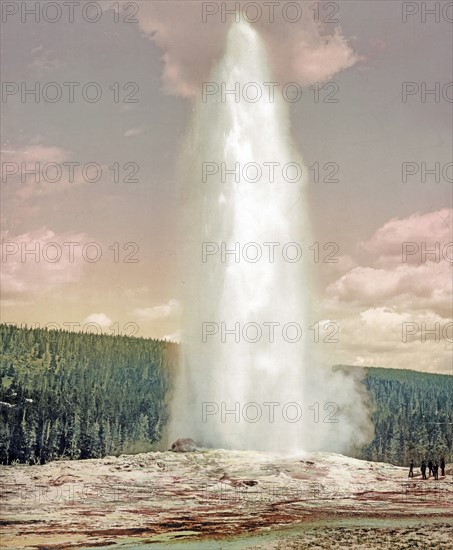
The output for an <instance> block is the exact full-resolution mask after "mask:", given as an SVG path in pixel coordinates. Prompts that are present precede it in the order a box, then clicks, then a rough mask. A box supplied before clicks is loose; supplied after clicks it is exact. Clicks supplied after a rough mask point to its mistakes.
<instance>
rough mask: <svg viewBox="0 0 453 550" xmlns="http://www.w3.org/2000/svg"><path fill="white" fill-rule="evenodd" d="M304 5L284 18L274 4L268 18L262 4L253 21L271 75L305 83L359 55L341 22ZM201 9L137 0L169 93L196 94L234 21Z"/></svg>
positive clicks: (199, 6)
mask: <svg viewBox="0 0 453 550" xmlns="http://www.w3.org/2000/svg"><path fill="white" fill-rule="evenodd" d="M123 3H124V2H123ZM233 5H234V3H232V4H231V6H233ZM231 6H230V5H229V7H231ZM304 9H305V10H306V13H305V15H304V16H303V17H302V18H301V19H300V20H299V21H297V23H291V22H287V21H285V19H284V17H283V16H282V10H281V9H280V10H279V9H278V8H277V9H276V10H275V19H274V21H273V22H272V23H271V22H270V21H269V15H268V14H267V12H266V11H265V10H264V11H263V16H262V17H261V19H260V20H259V21H258V22H256V23H251V25H252V26H253V27H254V28H256V29H257V30H258V31H259V32H260V34H261V35H262V36H263V38H264V40H265V42H266V43H267V46H268V52H269V55H270V58H271V59H272V61H273V66H274V70H275V71H274V72H275V75H276V77H277V78H278V79H280V80H281V81H282V82H297V83H299V84H301V85H309V84H312V83H314V82H322V81H326V80H328V79H330V78H332V77H333V76H334V75H335V74H337V73H338V72H339V71H341V70H344V69H347V68H349V67H352V66H353V65H354V64H355V63H357V61H359V60H360V59H361V57H359V56H358V55H357V54H356V53H355V52H354V50H353V48H352V47H351V45H350V44H349V42H348V40H347V39H346V38H345V37H344V36H343V35H342V32H341V29H340V27H335V28H334V29H333V31H330V30H327V28H326V27H325V26H324V25H323V24H321V23H315V21H314V16H313V13H312V12H311V11H309V8H308V6H306V7H305V8H304ZM201 10H202V4H201V3H194V2H186V1H173V2H143V3H141V4H140V13H139V28H140V29H141V30H142V31H143V32H144V33H145V34H146V35H147V36H148V37H149V38H150V39H151V40H152V41H153V42H155V44H156V45H157V46H158V47H159V49H160V50H161V52H162V58H161V59H162V79H163V83H164V88H165V90H166V91H167V93H170V94H173V95H179V96H182V97H194V96H196V95H198V94H199V91H200V86H201V83H202V82H203V81H204V80H206V79H208V77H209V74H210V72H211V70H212V68H213V65H214V63H215V61H216V59H217V58H218V57H219V55H220V54H221V52H222V49H223V47H224V44H225V36H226V33H227V32H228V29H229V27H230V25H231V24H235V23H234V22H233V16H228V17H227V19H226V20H227V23H223V22H222V21H221V17H220V14H218V15H217V16H212V17H209V19H208V20H207V21H206V22H203V21H202V11H201ZM250 17H253V16H252V15H251V14H250ZM241 20H243V18H242V16H241Z"/></svg>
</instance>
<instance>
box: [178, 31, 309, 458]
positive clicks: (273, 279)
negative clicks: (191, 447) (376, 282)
mask: <svg viewBox="0 0 453 550" xmlns="http://www.w3.org/2000/svg"><path fill="white" fill-rule="evenodd" d="M211 80H212V81H213V82H216V83H219V89H220V88H221V87H222V88H223V89H225V90H227V91H228V90H231V91H233V92H234V90H235V89H238V87H239V86H241V85H243V84H244V83H249V82H250V81H253V82H257V83H266V82H272V75H271V74H270V70H269V66H268V62H267V58H266V52H265V48H264V45H263V43H262V41H261V39H260V37H259V36H258V34H257V33H256V32H255V30H253V29H252V28H251V27H250V26H249V25H247V24H245V23H239V24H233V26H232V27H231V29H230V31H229V34H228V37H227V44H226V50H225V53H224V55H223V58H222V59H221V60H220V62H219V64H218V66H217V67H216V68H215V69H214V71H213V74H212V75H211ZM220 85H221V86H220ZM188 167H189V168H188ZM263 167H265V169H262V168H263ZM184 173H185V181H184V187H185V190H186V195H187V196H186V198H185V209H186V211H187V212H188V213H189V215H188V219H187V220H186V226H185V234H186V236H185V239H186V241H185V243H184V244H185V248H186V251H187V258H186V260H187V262H186V266H185V269H186V272H187V273H190V280H189V279H186V280H185V286H186V289H187V290H186V295H185V316H184V326H183V337H182V350H181V352H182V353H181V365H180V368H181V372H180V374H179V376H178V377H177V380H176V386H175V388H174V394H173V400H172V406H171V419H170V425H169V434H168V436H169V438H170V440H174V439H177V438H179V437H191V438H193V439H194V440H195V441H196V442H197V443H198V444H200V445H203V446H213V447H221V448H235V449H257V450H281V451H288V452H292V451H299V450H301V449H302V448H303V441H302V437H303V436H302V422H303V420H302V419H303V418H304V415H307V414H308V413H309V411H308V406H307V407H304V404H303V403H302V396H303V392H302V385H303V364H304V362H305V361H306V360H307V353H308V345H307V339H308V335H307V337H305V334H304V330H305V329H306V330H305V332H309V330H308V325H309V323H308V321H307V311H308V298H307V297H308V296H309V284H308V277H307V273H306V266H305V265H304V262H303V261H293V255H294V252H293V253H291V250H290V249H291V246H292V243H295V242H296V243H297V245H298V246H299V247H300V246H301V244H302V250H305V248H306V247H305V246H304V243H307V244H308V242H309V239H308V235H309V230H308V223H307V215H306V205H305V199H304V196H303V183H304V182H303V179H304V177H305V173H306V170H305V168H304V167H303V163H302V160H301V158H300V156H299V154H298V153H297V151H296V150H295V148H294V146H293V144H292V141H291V138H290V131H289V122H288V104H287V103H285V102H284V100H283V99H282V98H281V97H279V96H278V95H276V96H275V97H271V96H267V97H266V96H263V97H261V98H260V99H259V101H247V100H245V99H244V98H243V97H242V96H239V97H238V95H237V94H235V93H227V94H224V95H222V94H220V93H219V94H218V95H217V96H215V95H210V96H207V97H204V100H200V102H199V103H198V105H197V106H196V108H195V112H194V119H193V124H192V131H191V134H190V136H189V138H188V142H187V151H186V155H185V160H184ZM208 243H211V247H210V248H209V247H208V249H209V250H211V251H212V250H215V249H216V248H215V246H212V244H213V243H214V245H215V244H217V250H219V253H218V254H212V253H211V254H203V250H205V251H206V246H207V244H208ZM221 244H222V247H223V254H222V253H221V252H220V250H221V248H222V247H221ZM258 247H260V248H263V247H266V250H268V251H269V250H271V251H275V250H278V251H279V253H274V254H269V253H268V254H265V255H262V254H261V255H259V254H257V253H256V250H258V249H259V248H258ZM284 247H285V248H284ZM244 248H246V249H247V250H248V254H247V255H244V254H243V253H242V252H240V251H243V250H244ZM283 248H284V249H285V251H287V252H288V253H287V254H282V253H281V251H282V249H283ZM207 326H209V327H210V329H209V331H208V333H206V331H204V328H206V327H207ZM216 326H217V327H223V328H224V330H222V331H220V330H219V331H215V328H214V329H213V328H212V327H216ZM244 327H247V330H246V332H245V333H244ZM263 327H264V328H265V331H266V334H265V336H264V334H263V330H262V329H263ZM297 327H301V329H302V334H298V328H297ZM301 415H302V417H301Z"/></svg>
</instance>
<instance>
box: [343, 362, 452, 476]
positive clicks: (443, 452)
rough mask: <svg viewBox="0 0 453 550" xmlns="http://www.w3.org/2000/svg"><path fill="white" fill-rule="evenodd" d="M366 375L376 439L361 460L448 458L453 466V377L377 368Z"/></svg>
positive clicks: (404, 462) (388, 460)
mask: <svg viewBox="0 0 453 550" xmlns="http://www.w3.org/2000/svg"><path fill="white" fill-rule="evenodd" d="M336 368H341V369H342V370H346V371H347V370H354V369H360V370H363V368H362V367H349V366H339V367H336ZM365 371H366V376H365V380H364V382H365V386H366V387H367V389H368V391H369V393H370V395H371V399H372V402H373V404H374V412H373V415H372V420H373V424H374V427H375V437H374V440H373V441H372V443H371V444H369V445H367V446H366V447H364V448H363V449H362V452H361V453H360V455H359V457H360V458H364V459H366V460H377V461H383V462H390V463H392V464H397V465H398V464H408V463H409V462H410V460H411V459H414V461H416V463H417V464H420V462H421V460H422V458H427V459H429V458H432V459H433V460H434V459H439V458H440V457H442V456H444V457H445V458H448V460H451V459H452V455H453V376H448V375H441V374H430V373H424V372H418V371H413V370H401V369H381V368H372V367H367V368H365Z"/></svg>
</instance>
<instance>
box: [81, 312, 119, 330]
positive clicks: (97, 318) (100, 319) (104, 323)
mask: <svg viewBox="0 0 453 550" xmlns="http://www.w3.org/2000/svg"><path fill="white" fill-rule="evenodd" d="M83 323H84V324H87V323H95V324H97V325H99V326H100V327H101V328H108V327H110V326H111V325H112V323H113V321H112V320H111V319H110V317H108V316H107V315H106V314H105V313H91V315H88V317H85V319H84V320H83Z"/></svg>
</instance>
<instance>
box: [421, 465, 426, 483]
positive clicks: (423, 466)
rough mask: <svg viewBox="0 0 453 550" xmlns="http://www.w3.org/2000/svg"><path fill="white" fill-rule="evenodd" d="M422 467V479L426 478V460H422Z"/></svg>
mask: <svg viewBox="0 0 453 550" xmlns="http://www.w3.org/2000/svg"><path fill="white" fill-rule="evenodd" d="M420 469H421V471H422V479H426V462H425V461H424V460H422V465H421V467H420Z"/></svg>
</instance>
